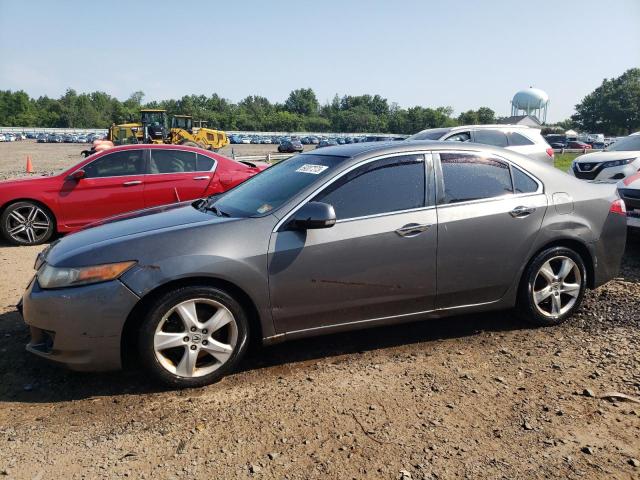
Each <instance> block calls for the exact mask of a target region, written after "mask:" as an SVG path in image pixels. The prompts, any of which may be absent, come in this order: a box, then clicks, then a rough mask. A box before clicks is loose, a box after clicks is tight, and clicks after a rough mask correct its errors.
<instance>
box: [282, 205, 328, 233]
mask: <svg viewBox="0 0 640 480" xmlns="http://www.w3.org/2000/svg"><path fill="white" fill-rule="evenodd" d="M335 223H336V212H335V210H334V209H333V206H332V205H329V204H328V203H322V202H309V203H307V204H305V205H304V206H303V207H302V208H301V209H300V210H298V211H297V212H296V213H295V214H294V215H293V219H292V220H291V223H290V224H289V225H290V228H293V229H294V230H308V229H315V228H329V227H333V226H334V225H335Z"/></svg>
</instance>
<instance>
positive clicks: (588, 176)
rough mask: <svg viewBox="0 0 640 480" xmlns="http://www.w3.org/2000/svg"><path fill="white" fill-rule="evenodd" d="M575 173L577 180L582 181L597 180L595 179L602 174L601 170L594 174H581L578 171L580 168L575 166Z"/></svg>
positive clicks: (593, 172)
mask: <svg viewBox="0 0 640 480" xmlns="http://www.w3.org/2000/svg"><path fill="white" fill-rule="evenodd" d="M573 173H574V175H575V176H576V178H579V179H581V180H595V178H596V177H597V176H598V173H600V169H596V170H594V171H592V172H581V171H580V170H578V167H577V166H576V165H574V166H573Z"/></svg>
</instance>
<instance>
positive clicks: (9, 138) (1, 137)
mask: <svg viewBox="0 0 640 480" xmlns="http://www.w3.org/2000/svg"><path fill="white" fill-rule="evenodd" d="M26 138H27V137H26V135H25V134H23V133H0V142H16V141H20V140H25V139H26Z"/></svg>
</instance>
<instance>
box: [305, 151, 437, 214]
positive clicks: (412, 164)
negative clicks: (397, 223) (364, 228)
mask: <svg viewBox="0 0 640 480" xmlns="http://www.w3.org/2000/svg"><path fill="white" fill-rule="evenodd" d="M314 201H318V202H326V203H329V204H331V205H333V208H334V209H335V211H336V217H337V219H338V220H341V219H346V218H357V217H364V216H367V215H376V214H382V213H392V212H398V211H401V210H409V209H412V208H420V207H423V206H424V205H425V165H424V156H423V155H404V156H399V157H391V158H385V159H382V160H377V161H374V162H371V163H367V164H366V165H363V166H361V167H359V168H356V169H354V170H352V171H351V172H349V173H347V174H346V175H344V176H343V177H341V178H340V179H339V180H337V181H336V182H334V183H332V184H331V185H329V186H328V187H327V188H326V189H325V190H323V191H322V192H320V194H318V195H317V196H316V197H315V198H314Z"/></svg>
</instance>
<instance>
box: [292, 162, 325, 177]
mask: <svg viewBox="0 0 640 480" xmlns="http://www.w3.org/2000/svg"><path fill="white" fill-rule="evenodd" d="M327 168H329V167H325V166H324V165H311V164H309V163H305V164H304V165H302V166H301V167H300V168H298V169H297V170H296V172H300V173H311V174H313V175H318V174H319V173H322V172H324V171H325V170H326V169H327Z"/></svg>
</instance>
